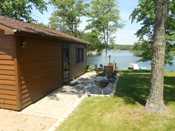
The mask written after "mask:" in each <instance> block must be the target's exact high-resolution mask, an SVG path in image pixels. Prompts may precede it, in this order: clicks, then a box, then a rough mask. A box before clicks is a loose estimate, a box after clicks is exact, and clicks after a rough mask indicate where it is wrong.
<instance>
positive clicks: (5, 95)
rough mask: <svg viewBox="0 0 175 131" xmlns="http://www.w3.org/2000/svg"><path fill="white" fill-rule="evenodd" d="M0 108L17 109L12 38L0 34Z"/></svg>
mask: <svg viewBox="0 0 175 131" xmlns="http://www.w3.org/2000/svg"><path fill="white" fill-rule="evenodd" d="M0 35H1V37H0V108H10V109H14V110H17V109H18V104H19V103H17V102H19V101H18V93H17V83H16V78H17V74H16V68H15V67H16V65H15V60H16V58H15V52H14V46H15V44H14V37H12V36H5V35H3V32H1V33H0Z"/></svg>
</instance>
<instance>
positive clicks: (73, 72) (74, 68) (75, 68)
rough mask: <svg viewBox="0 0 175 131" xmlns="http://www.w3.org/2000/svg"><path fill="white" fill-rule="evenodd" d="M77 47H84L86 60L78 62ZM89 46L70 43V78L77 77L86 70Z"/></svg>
mask: <svg viewBox="0 0 175 131" xmlns="http://www.w3.org/2000/svg"><path fill="white" fill-rule="evenodd" d="M76 48H82V49H83V51H84V61H83V62H80V63H76ZM86 54H87V48H86V46H83V45H78V44H77V45H76V44H73V45H70V65H71V68H70V78H71V79H73V78H76V77H78V76H80V75H82V74H83V73H85V72H86V66H87V56H86Z"/></svg>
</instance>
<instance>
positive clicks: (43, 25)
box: [35, 22, 49, 28]
mask: <svg viewBox="0 0 175 131" xmlns="http://www.w3.org/2000/svg"><path fill="white" fill-rule="evenodd" d="M35 24H37V25H39V26H40V27H44V28H49V27H48V25H45V24H44V23H42V22H36V23H35Z"/></svg>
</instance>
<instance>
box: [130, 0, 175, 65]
mask: <svg viewBox="0 0 175 131" xmlns="http://www.w3.org/2000/svg"><path fill="white" fill-rule="evenodd" d="M154 6H155V2H154V0H140V1H139V3H138V7H137V8H135V9H134V10H133V12H132V14H131V16H130V18H131V20H132V22H133V21H134V20H136V22H139V23H140V24H141V28H140V29H139V30H138V31H137V32H136V35H137V37H139V39H140V41H142V48H143V49H142V52H139V53H136V55H137V56H139V57H140V58H141V59H140V61H148V60H151V57H152V47H153V46H152V45H153V32H154V21H155V13H154V9H155V8H154ZM168 7H169V10H168V16H167V17H168V18H167V19H168V20H167V27H166V34H167V37H166V55H165V56H166V57H165V63H166V64H172V60H173V58H174V56H175V48H174V39H175V0H171V1H169V2H168Z"/></svg>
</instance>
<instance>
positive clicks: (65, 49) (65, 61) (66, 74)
mask: <svg viewBox="0 0 175 131" xmlns="http://www.w3.org/2000/svg"><path fill="white" fill-rule="evenodd" d="M69 76H70V56H69V47H67V46H64V47H63V82H64V83H67V82H69V79H70V77H69Z"/></svg>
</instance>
